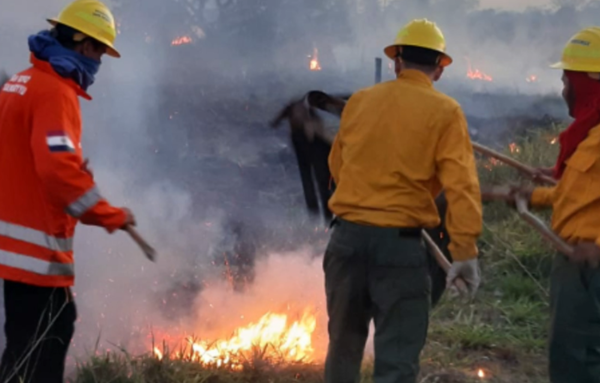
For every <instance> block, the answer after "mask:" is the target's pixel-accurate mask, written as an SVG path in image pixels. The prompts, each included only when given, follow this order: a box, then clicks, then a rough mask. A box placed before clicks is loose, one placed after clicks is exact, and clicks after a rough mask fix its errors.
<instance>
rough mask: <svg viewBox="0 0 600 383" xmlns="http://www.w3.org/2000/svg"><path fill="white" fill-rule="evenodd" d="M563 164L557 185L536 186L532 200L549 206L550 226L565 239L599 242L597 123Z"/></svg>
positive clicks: (599, 143)
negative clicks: (550, 210)
mask: <svg viewBox="0 0 600 383" xmlns="http://www.w3.org/2000/svg"><path fill="white" fill-rule="evenodd" d="M566 164H567V166H566V168H565V171H564V173H563V175H562V178H561V180H560V181H559V182H558V185H556V186H555V187H552V188H544V187H540V188H536V189H535V190H534V192H533V194H532V197H531V204H532V205H536V206H552V208H553V214H552V229H553V230H554V231H555V232H556V233H557V234H558V235H559V236H560V237H561V238H563V239H564V240H566V241H568V242H569V243H572V244H577V243H578V242H581V241H590V242H596V244H597V245H598V246H600V126H597V127H595V128H593V129H592V130H591V131H590V133H589V134H588V136H587V138H586V139H585V140H584V141H583V142H581V143H580V144H579V146H578V147H577V150H576V151H575V153H573V155H572V156H571V158H569V159H568V160H567V162H566Z"/></svg>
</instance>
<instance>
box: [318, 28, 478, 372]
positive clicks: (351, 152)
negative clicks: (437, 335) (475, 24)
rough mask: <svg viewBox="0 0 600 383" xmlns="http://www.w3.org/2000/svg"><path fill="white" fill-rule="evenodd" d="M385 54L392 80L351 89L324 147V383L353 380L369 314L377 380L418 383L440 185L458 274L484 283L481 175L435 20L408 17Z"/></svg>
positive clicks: (474, 285)
mask: <svg viewBox="0 0 600 383" xmlns="http://www.w3.org/2000/svg"><path fill="white" fill-rule="evenodd" d="M384 51H385V54H386V55H387V56H388V57H389V58H390V59H392V60H394V62H395V67H396V74H397V79H396V80H393V81H389V82H384V83H381V84H377V85H375V86H373V87H370V88H367V89H363V90H360V91H358V92H357V93H355V94H354V95H353V96H352V97H351V98H350V99H349V101H348V103H347V104H346V107H345V109H344V113H343V115H342V118H341V123H340V129H339V132H338V134H337V136H336V138H335V141H334V143H333V146H332V150H331V153H330V156H329V167H330V170H331V174H332V177H333V179H334V181H335V184H336V190H335V192H334V194H333V196H332V197H331V199H330V201H329V207H330V209H331V211H332V212H333V213H334V214H335V215H336V218H335V220H334V222H333V223H332V226H333V230H332V235H331V239H330V241H329V244H328V246H327V249H326V252H325V257H324V260H323V268H324V271H325V289H326V295H327V310H328V315H329V348H328V353H327V360H326V366H325V381H326V382H327V383H353V382H356V381H357V380H358V377H359V371H360V366H361V360H362V356H363V351H364V347H365V342H366V340H367V337H368V332H369V324H370V322H371V320H373V321H374V325H375V336H374V343H375V370H374V381H375V382H376V383H384V382H386V383H387V382H390V383H391V382H395V383H414V382H415V381H416V379H417V375H418V371H419V355H420V353H421V350H422V348H423V346H424V344H425V339H426V335H427V327H428V321H429V308H430V303H429V297H430V289H431V281H430V275H429V271H428V258H427V253H426V250H425V248H424V245H423V243H422V241H421V231H422V229H424V228H433V227H436V226H437V225H439V223H440V219H439V215H438V212H437V209H436V205H435V202H434V199H435V197H436V196H437V195H438V194H439V193H440V192H441V191H442V189H443V190H445V193H446V198H447V201H448V212H447V219H446V224H447V229H448V232H449V234H450V237H451V244H450V247H449V249H450V252H451V254H452V258H453V260H454V263H453V265H452V269H451V270H450V272H449V274H448V280H447V281H448V283H453V282H454V280H455V279H456V278H457V277H461V278H462V279H464V280H465V281H466V282H467V285H468V287H469V288H470V290H471V292H472V293H475V291H476V290H477V287H478V285H479V280H480V278H479V269H478V263H477V256H478V249H477V246H476V241H477V238H478V236H479V235H480V232H481V227H482V207H481V194H480V188H479V180H478V178H477V173H476V168H475V160H474V156H473V151H472V147H471V142H470V138H469V134H468V130H467V122H466V120H465V117H464V115H463V112H462V110H461V107H460V105H459V104H458V103H457V102H456V101H455V100H454V99H452V98H450V97H448V96H446V95H444V94H442V93H441V92H439V91H437V90H435V89H434V87H433V83H434V82H435V81H437V80H439V79H440V77H441V76H442V73H443V72H444V69H445V68H446V67H447V66H448V65H450V64H451V63H452V58H451V57H450V55H448V54H447V53H446V42H445V39H444V35H443V34H442V32H441V31H440V29H439V28H438V27H437V26H436V24H435V23H433V22H431V21H428V20H423V19H421V20H414V21H412V22H410V23H408V24H407V25H406V26H405V27H404V28H402V30H400V32H399V33H398V36H397V38H396V41H395V42H394V44H392V45H390V46H388V47H387V48H385V50H384Z"/></svg>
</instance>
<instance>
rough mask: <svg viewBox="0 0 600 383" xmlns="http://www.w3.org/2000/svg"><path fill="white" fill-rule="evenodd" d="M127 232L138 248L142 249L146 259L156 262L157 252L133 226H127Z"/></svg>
mask: <svg viewBox="0 0 600 383" xmlns="http://www.w3.org/2000/svg"><path fill="white" fill-rule="evenodd" d="M125 231H126V232H127V233H128V234H129V235H130V236H131V238H133V240H134V241H135V242H136V243H137V244H138V246H139V247H140V248H141V249H142V251H143V252H144V254H145V255H146V258H148V259H149V260H151V261H152V262H155V261H156V250H154V248H153V247H152V246H150V245H149V244H148V242H146V240H144V238H142V236H141V235H140V234H139V233H138V232H137V230H135V229H134V227H133V226H131V225H127V226H125Z"/></svg>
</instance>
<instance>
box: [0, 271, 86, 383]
mask: <svg viewBox="0 0 600 383" xmlns="http://www.w3.org/2000/svg"><path fill="white" fill-rule="evenodd" d="M4 305H5V310H6V323H5V325H4V328H5V331H6V333H7V334H10V336H8V337H7V343H6V351H5V352H4V354H3V355H2V366H3V369H2V370H1V371H0V381H2V382H3V383H20V382H48V383H62V381H63V379H62V377H63V375H64V370H65V365H64V360H65V358H66V356H67V351H68V349H69V344H70V342H71V338H72V337H73V333H74V331H75V320H76V319H77V310H76V308H75V302H74V301H73V297H72V295H71V290H70V289H69V288H67V287H56V288H48V287H39V286H33V285H28V284H24V283H18V282H12V281H8V280H5V281H4Z"/></svg>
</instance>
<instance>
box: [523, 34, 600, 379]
mask: <svg viewBox="0 0 600 383" xmlns="http://www.w3.org/2000/svg"><path fill="white" fill-rule="evenodd" d="M552 67H553V68H555V69H562V70H563V76H562V81H563V92H562V94H563V97H564V99H565V102H566V104H567V106H568V109H569V114H570V115H571V117H573V118H574V121H573V123H572V124H571V125H570V126H569V127H568V128H567V129H566V130H564V131H563V132H562V133H561V134H560V136H559V142H560V152H559V155H558V159H557V161H556V164H555V165H554V167H553V168H550V169H545V170H544V173H546V174H547V175H551V176H554V178H556V179H557V181H558V184H557V185H556V186H555V187H537V188H533V189H521V190H520V192H521V193H523V194H524V195H525V196H526V197H528V198H529V200H530V203H531V205H533V206H536V207H551V208H552V210H553V212H552V229H553V230H554V231H555V232H556V233H557V234H558V235H559V236H560V237H561V238H562V239H563V240H565V241H566V242H568V243H570V244H571V245H572V246H573V247H574V253H573V254H572V255H570V256H566V255H563V254H559V255H557V256H556V257H555V259H554V265H553V268H552V273H551V278H550V284H551V302H550V303H551V304H550V305H551V317H552V321H551V323H552V324H551V329H550V344H549V349H550V353H549V357H550V364H549V365H550V381H551V382H552V383H598V382H600V327H599V326H600V270H599V269H598V267H599V265H600V28H599V27H591V28H585V29H583V30H581V31H580V32H578V33H576V34H575V35H574V36H573V37H571V38H570V39H569V41H568V43H567V44H566V46H565V47H564V50H563V54H562V59H561V61H560V62H558V63H556V64H554V65H552Z"/></svg>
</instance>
